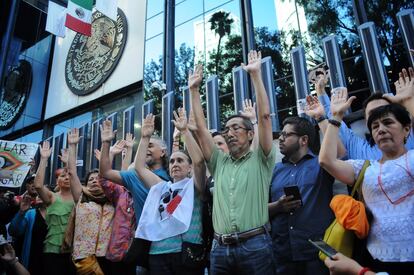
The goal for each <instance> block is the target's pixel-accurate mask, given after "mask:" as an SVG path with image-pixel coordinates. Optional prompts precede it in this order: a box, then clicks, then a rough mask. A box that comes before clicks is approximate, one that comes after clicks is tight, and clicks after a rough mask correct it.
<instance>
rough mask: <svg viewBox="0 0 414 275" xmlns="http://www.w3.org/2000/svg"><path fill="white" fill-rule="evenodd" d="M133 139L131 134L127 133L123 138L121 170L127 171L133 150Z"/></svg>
mask: <svg viewBox="0 0 414 275" xmlns="http://www.w3.org/2000/svg"><path fill="white" fill-rule="evenodd" d="M134 141H135V137H134V135H133V134H131V133H127V134H126V137H125V149H124V150H126V151H125V156H123V158H122V166H121V170H123V171H126V170H128V167H129V165H130V164H131V162H132V150H133V148H134Z"/></svg>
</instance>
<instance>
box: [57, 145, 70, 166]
mask: <svg viewBox="0 0 414 275" xmlns="http://www.w3.org/2000/svg"><path fill="white" fill-rule="evenodd" d="M60 152H61V154H60V155H59V156H58V157H59V159H60V161H61V162H63V164H64V166H66V165H67V164H68V161H69V151H68V149H66V148H64V149H62V150H61V151H60Z"/></svg>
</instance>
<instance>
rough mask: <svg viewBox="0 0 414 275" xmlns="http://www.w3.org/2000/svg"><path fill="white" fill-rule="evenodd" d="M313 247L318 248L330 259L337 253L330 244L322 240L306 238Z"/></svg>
mask: <svg viewBox="0 0 414 275" xmlns="http://www.w3.org/2000/svg"><path fill="white" fill-rule="evenodd" d="M308 241H309V242H310V243H311V244H312V245H313V246H314V247H316V248H317V249H318V250H320V251H321V252H322V253H323V254H325V255H326V256H328V257H329V258H331V259H332V256H333V255H335V254H336V253H338V252H337V251H336V250H335V249H334V248H333V247H332V246H330V245H329V244H327V243H325V242H324V241H322V240H319V241H312V240H311V239H309V240H308Z"/></svg>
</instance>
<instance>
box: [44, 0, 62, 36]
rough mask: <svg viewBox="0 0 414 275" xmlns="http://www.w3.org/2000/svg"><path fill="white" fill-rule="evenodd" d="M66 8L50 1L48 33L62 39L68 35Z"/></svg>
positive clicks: (47, 20) (47, 22)
mask: <svg viewBox="0 0 414 275" xmlns="http://www.w3.org/2000/svg"><path fill="white" fill-rule="evenodd" d="M65 20H66V8H65V7H63V6H61V5H58V4H56V3H54V2H52V1H49V7H48V10H47V19H46V31H48V32H50V33H52V34H54V35H56V36H60V37H65V35H66V27H65Z"/></svg>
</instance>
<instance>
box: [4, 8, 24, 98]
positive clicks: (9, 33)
mask: <svg viewBox="0 0 414 275" xmlns="http://www.w3.org/2000/svg"><path fill="white" fill-rule="evenodd" d="M19 6H20V0H12V3H11V6H10V13H9V19H8V20H7V28H6V32H5V34H4V36H3V37H4V38H3V39H4V42H3V43H2V44H3V45H4V47H3V48H2V49H1V53H2V55H1V61H0V62H1V63H0V102H1V101H2V100H3V93H2V89H1V88H2V87H3V76H4V74H5V72H6V71H7V68H6V67H7V56H8V54H9V48H10V43H11V41H12V39H13V35H14V26H15V24H16V18H17V13H18V11H19ZM0 45H1V44H0Z"/></svg>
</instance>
